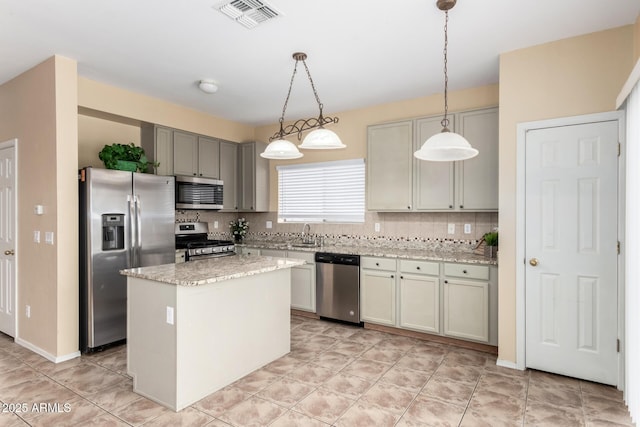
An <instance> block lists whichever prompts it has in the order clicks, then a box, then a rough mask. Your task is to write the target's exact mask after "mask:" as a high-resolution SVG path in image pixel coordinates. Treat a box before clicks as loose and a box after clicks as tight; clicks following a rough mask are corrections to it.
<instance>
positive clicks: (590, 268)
mask: <svg viewBox="0 0 640 427" xmlns="http://www.w3.org/2000/svg"><path fill="white" fill-rule="evenodd" d="M525 180H526V199H525V203H526V225H525V227H526V228H525V232H526V248H525V254H526V260H525V261H526V276H525V280H526V285H525V286H526V293H525V297H526V365H527V367H530V368H534V369H540V370H543V371H549V372H554V373H558V374H562V375H567V376H571V377H577V378H582V379H586V380H591V381H596V382H600V383H605V384H612V385H616V384H617V372H618V367H617V349H616V344H617V343H616V340H617V331H618V330H617V317H618V314H617V298H618V297H617V289H618V285H617V280H618V279H617V242H618V238H617V228H618V222H617V218H618V209H617V208H618V122H617V121H609V122H600V123H588V124H580V125H573V126H564V127H556V128H548V129H538V130H532V131H529V132H528V133H527V135H526V175H525Z"/></svg>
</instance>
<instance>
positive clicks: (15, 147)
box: [0, 138, 20, 341]
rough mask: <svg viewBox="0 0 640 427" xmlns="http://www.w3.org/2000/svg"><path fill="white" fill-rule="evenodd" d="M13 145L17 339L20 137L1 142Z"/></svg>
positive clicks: (0, 147) (16, 333)
mask: <svg viewBox="0 0 640 427" xmlns="http://www.w3.org/2000/svg"><path fill="white" fill-rule="evenodd" d="M12 147H13V161H14V166H15V168H14V179H13V183H14V191H13V209H14V212H13V227H14V232H15V236H14V238H15V249H14V252H15V271H14V281H15V283H14V286H15V288H14V292H13V307H14V314H15V318H14V321H13V323H14V324H13V333H14V337H13V339H14V341H15V340H16V339H18V337H19V336H20V333H19V330H18V317H19V316H18V314H19V313H20V308H19V307H18V292H19V290H18V270H19V269H18V261H19V256H20V248H19V242H18V235H19V233H18V221H19V220H18V139H17V138H13V139H9V140H7V141H3V142H0V150H4V149H6V148H12Z"/></svg>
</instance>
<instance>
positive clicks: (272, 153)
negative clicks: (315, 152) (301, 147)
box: [260, 139, 303, 160]
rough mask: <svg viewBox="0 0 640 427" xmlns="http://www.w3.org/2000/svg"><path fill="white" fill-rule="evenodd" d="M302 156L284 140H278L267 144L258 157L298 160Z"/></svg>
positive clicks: (293, 145) (293, 146)
mask: <svg viewBox="0 0 640 427" xmlns="http://www.w3.org/2000/svg"><path fill="white" fill-rule="evenodd" d="M302 156H303V154H302V153H301V152H300V151H298V147H296V145H295V144H293V143H292V142H289V141H287V140H285V139H278V140H275V141H273V142H271V143H269V145H267V148H266V149H265V150H264V153H260V157H264V158H265V159H273V160H290V159H299V158H300V157H302Z"/></svg>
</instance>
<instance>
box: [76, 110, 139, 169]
mask: <svg viewBox="0 0 640 427" xmlns="http://www.w3.org/2000/svg"><path fill="white" fill-rule="evenodd" d="M116 143H117V144H129V143H133V144H135V145H138V146H139V145H140V126H139V125H131V124H125V123H119V122H116V121H113V120H107V119H103V118H99V117H92V116H87V115H83V114H79V115H78V168H83V167H85V166H94V167H98V168H103V167H104V163H102V160H100V159H99V158H98V153H100V151H101V150H102V148H103V147H104V146H105V145H106V144H116Z"/></svg>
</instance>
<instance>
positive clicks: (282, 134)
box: [260, 52, 346, 160]
mask: <svg viewBox="0 0 640 427" xmlns="http://www.w3.org/2000/svg"><path fill="white" fill-rule="evenodd" d="M293 59H295V61H296V63H295V66H294V67H293V74H292V75H291V81H290V82H289V92H287V97H286V99H285V101H284V106H283V107H282V116H280V120H279V121H280V130H279V131H278V132H276V133H275V134H274V135H273V136H272V137H271V138H269V145H268V146H267V148H266V150H264V153H261V154H260V156H261V157H264V158H266V159H277V160H282V159H298V158H300V157H302V153H300V151H298V147H296V145H295V144H293V143H291V142H289V141H287V140H285V138H286V137H288V136H291V135H296V136H297V137H298V141H299V140H300V139H302V133H303V132H306V131H308V130H312V129H313V131H312V132H310V133H309V134H308V135H307V136H306V137H305V138H304V141H302V144H301V145H300V148H306V149H311V150H327V149H335V148H344V147H346V145H344V144H343V143H342V141H341V140H340V137H338V135H336V133H335V132H333V131H331V130H328V129H325V128H324V125H326V124H331V123H338V118H337V117H324V115H323V114H322V107H323V105H322V103H321V102H320V98H319V97H318V92H317V91H316V87H315V85H314V84H313V79H312V78H311V73H310V72H309V67H307V63H306V59H307V54H306V53H304V52H296V53H294V54H293ZM300 61H302V64H303V65H304V68H305V70H306V71H307V77H308V78H309V83H311V89H313V94H314V95H315V97H316V102H317V103H318V108H319V110H320V113H319V115H318V118H315V117H312V118H310V119H306V120H304V119H300V120H298V121H296V122H295V123H293V124H291V125H288V126H286V127H285V126H284V115H285V112H286V111H287V104H288V103H289V96H291V88H292V87H293V80H294V78H295V76H296V72H297V71H298V62H300Z"/></svg>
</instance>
